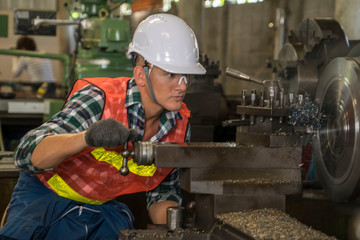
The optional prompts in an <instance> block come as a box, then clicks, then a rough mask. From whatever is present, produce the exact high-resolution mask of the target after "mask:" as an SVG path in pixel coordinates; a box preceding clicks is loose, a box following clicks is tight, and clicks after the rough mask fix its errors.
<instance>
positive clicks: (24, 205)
mask: <svg viewBox="0 0 360 240" xmlns="http://www.w3.org/2000/svg"><path fill="white" fill-rule="evenodd" d="M133 221H134V217H133V215H132V213H131V212H130V210H129V209H128V207H127V206H126V205H125V204H123V203H120V202H117V201H116V200H112V201H109V202H107V203H104V204H102V205H91V204H84V203H80V202H77V201H73V200H70V199H67V198H63V197H60V196H58V195H57V194H55V193H54V192H53V191H51V190H50V189H48V188H47V187H45V186H44V185H43V184H42V183H41V182H40V181H39V180H38V179H37V177H36V176H35V175H32V174H30V173H28V172H24V171H21V172H20V176H19V180H18V183H17V184H16V186H15V189H14V192H13V195H12V198H11V201H10V205H9V209H8V220H7V222H6V224H5V225H4V226H3V227H2V228H1V229H0V240H10V239H19V240H23V239H24V240H26V239H36V240H38V239H44V240H50V239H51V240H56V239H66V240H73V239H74V240H75V239H76V240H77V239H114V240H115V239H118V238H119V235H120V230H126V229H133Z"/></svg>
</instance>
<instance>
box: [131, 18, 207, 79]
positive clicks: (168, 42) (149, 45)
mask: <svg viewBox="0 0 360 240" xmlns="http://www.w3.org/2000/svg"><path fill="white" fill-rule="evenodd" d="M132 52H135V53H138V54H140V55H141V56H143V57H144V58H145V60H147V61H148V62H149V63H151V64H153V65H155V66H157V67H159V68H161V69H163V70H165V71H167V72H170V73H177V74H205V73H206V70H205V68H204V67H203V66H202V65H201V64H200V63H199V47H198V43H197V40H196V36H195V34H194V32H193V31H192V30H191V28H190V27H189V26H188V25H187V24H186V23H185V22H184V21H183V20H182V19H181V18H179V17H177V16H174V15H171V14H165V13H161V14H154V15H151V16H149V17H147V18H146V19H145V20H144V21H142V22H141V23H140V24H139V26H138V27H137V28H136V30H135V33H134V36H133V39H132V42H131V43H130V44H129V50H128V54H130V53H132Z"/></svg>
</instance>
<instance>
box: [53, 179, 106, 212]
mask: <svg viewBox="0 0 360 240" xmlns="http://www.w3.org/2000/svg"><path fill="white" fill-rule="evenodd" d="M47 183H48V184H49V185H50V187H51V188H52V189H53V190H54V191H55V192H56V193H57V194H58V195H59V196H61V197H64V198H69V199H71V200H75V201H78V202H83V203H88V204H94V205H101V204H103V203H105V202H106V201H99V200H92V199H89V198H86V197H84V196H81V195H80V194H78V193H77V192H76V191H75V190H74V189H72V188H71V187H70V186H69V185H67V183H66V182H65V181H64V180H63V179H62V178H61V177H60V176H59V175H58V174H55V175H54V176H52V177H51V178H50V179H49V181H48V182H47Z"/></svg>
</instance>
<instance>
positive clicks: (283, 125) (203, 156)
mask: <svg viewBox="0 0 360 240" xmlns="http://www.w3.org/2000/svg"><path fill="white" fill-rule="evenodd" d="M358 46H359V45H356V42H349V41H348V39H347V37H346V35H345V33H344V32H343V30H342V28H341V26H340V25H339V24H338V23H337V22H336V21H335V20H333V19H306V20H304V21H303V22H301V23H300V25H299V27H298V29H297V30H296V31H294V32H293V33H292V35H291V36H290V38H289V43H287V44H286V45H285V46H284V47H283V48H282V49H281V51H280V54H279V58H278V60H276V61H275V60H274V61H272V63H271V67H272V68H273V72H274V75H273V78H272V79H270V80H259V79H255V78H253V77H251V76H249V75H247V74H244V73H242V72H240V71H238V70H235V69H229V68H228V69H227V70H226V74H227V75H229V76H232V77H235V78H238V79H242V80H245V81H252V82H256V83H258V84H259V85H260V86H261V88H262V89H261V91H256V90H254V89H250V90H248V89H244V90H242V93H241V97H242V101H241V103H240V104H239V105H238V106H237V111H236V112H237V114H238V119H230V120H228V121H225V122H224V123H223V125H224V127H225V126H236V142H223V143H216V142H206V143H205V142H194V143H188V144H177V143H149V142H138V143H135V147H134V152H133V158H134V160H135V161H136V162H137V163H138V164H142V165H151V164H154V165H155V166H156V167H178V168H180V169H181V187H182V189H184V190H185V191H186V192H189V193H191V194H193V195H194V199H193V201H190V202H189V203H188V204H187V205H185V209H184V213H183V214H184V215H183V216H182V218H181V219H182V221H183V223H182V225H181V227H179V228H177V229H175V230H174V229H171V230H170V229H169V228H161V227H157V228H156V227H155V228H153V229H151V228H150V229H147V230H133V231H123V232H122V233H121V239H335V237H331V236H329V235H325V234H323V233H322V232H319V231H316V230H315V229H312V228H306V227H304V226H302V225H301V224H298V223H292V224H291V227H290V226H288V225H286V224H285V222H291V221H292V220H291V219H292V218H290V217H289V216H287V215H286V214H285V211H286V205H287V197H288V196H294V195H295V196H301V195H302V193H303V182H304V181H303V180H304V178H305V176H304V174H306V173H305V172H304V171H311V170H310V169H305V170H304V168H302V164H303V161H302V160H303V159H302V154H303V146H304V145H307V144H311V145H312V153H311V154H312V156H313V160H312V167H313V168H314V169H315V173H314V174H315V179H313V180H314V181H317V180H318V181H319V182H320V183H321V186H322V189H323V190H324V191H325V195H324V198H326V199H327V200H330V201H332V202H336V203H343V202H352V203H354V202H356V200H357V198H358V194H359V187H360V184H359V178H360V169H359V167H360V159H359V156H358V141H359V140H358V139H357V138H358V135H359V111H360V108H359V106H358V102H359V101H360V99H359V97H360V96H359V89H360V85H359V84H360V82H359V80H360V76H359V74H360V67H359V65H360V58H358V56H359V50H358V49H359V47H358ZM170 156H171V157H170ZM125 159H126V158H125ZM125 162H126V161H125ZM125 165H126V164H125ZM125 165H124V167H126V166H125ZM355 205H356V204H355ZM180 216H181V215H180ZM349 218H350V217H349ZM249 219H250V220H249ZM168 220H169V221H170V220H172V219H171V218H170V219H168ZM264 221H265V222H264ZM347 223H348V224H349V225H350V223H351V221H350V220H349V221H348V222H347ZM352 227H353V228H350V227H349V232H348V235H347V236H346V238H348V237H349V236H350V235H351V234H352V232H355V231H356V228H357V226H352ZM346 231H348V230H347V229H346ZM337 237H339V238H341V237H343V236H337ZM354 239H356V238H354Z"/></svg>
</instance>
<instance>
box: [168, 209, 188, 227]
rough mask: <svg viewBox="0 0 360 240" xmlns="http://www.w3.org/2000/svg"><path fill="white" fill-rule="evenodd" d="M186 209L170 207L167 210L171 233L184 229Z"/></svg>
mask: <svg viewBox="0 0 360 240" xmlns="http://www.w3.org/2000/svg"><path fill="white" fill-rule="evenodd" d="M183 213H184V207H181V206H178V207H168V208H167V209H166V225H167V227H168V229H169V231H175V230H180V229H182V227H183Z"/></svg>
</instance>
